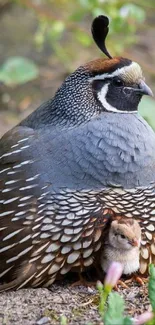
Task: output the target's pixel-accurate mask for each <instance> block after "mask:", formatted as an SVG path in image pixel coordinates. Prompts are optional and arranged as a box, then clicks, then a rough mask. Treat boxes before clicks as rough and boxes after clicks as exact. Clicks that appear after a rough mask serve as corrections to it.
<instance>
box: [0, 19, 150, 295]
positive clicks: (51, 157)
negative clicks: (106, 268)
mask: <svg viewBox="0 0 155 325" xmlns="http://www.w3.org/2000/svg"><path fill="white" fill-rule="evenodd" d="M92 33H93V37H94V40H95V42H96V43H97V45H98V46H99V47H100V49H101V50H102V51H103V52H104V53H105V54H106V55H107V56H108V58H107V59H97V60H94V61H91V62H89V63H86V64H85V65H83V66H81V67H79V68H78V69H77V70H76V71H75V72H73V73H72V74H71V75H70V76H69V77H68V78H67V79H66V80H65V81H64V82H63V84H62V86H61V87H60V88H59V89H58V91H57V92H56V94H55V96H54V98H53V99H51V100H49V101H47V102H46V103H44V104H43V105H42V106H41V107H39V108H38V109H37V110H36V111H35V112H34V113H32V114H31V115H30V116H29V117H28V118H26V119H25V120H24V121H22V122H21V123H20V124H19V125H18V126H16V127H15V128H13V129H12V130H10V131H9V132H8V133H6V134H5V135H4V136H3V137H2V139H1V140H0V238H1V240H0V261H1V263H0V281H1V283H2V284H1V286H0V291H3V290H9V289H13V288H17V289H19V288H22V287H24V286H33V287H37V286H49V285H50V284H51V283H53V282H54V281H55V279H57V278H59V277H63V276H64V275H65V274H66V273H68V272H69V271H70V270H72V271H74V270H75V271H78V272H79V271H80V272H82V271H84V270H85V269H86V268H88V267H90V266H91V265H93V263H94V262H95V260H96V258H97V259H98V257H99V255H100V254H101V252H102V250H103V247H104V244H105V243H104V241H105V239H104V238H105V229H106V227H107V224H108V222H109V220H111V218H117V215H122V216H124V217H127V218H133V219H135V220H136V219H137V220H138V221H139V222H140V226H141V228H142V245H141V252H140V272H141V273H145V272H146V271H147V267H148V264H149V263H150V261H151V260H152V261H154V260H155V244H154V236H155V209H154V206H155V180H154V175H155V134H154V132H153V130H152V129H151V127H150V126H149V125H148V124H147V122H146V121H144V119H143V118H142V117H140V115H139V114H138V111H137V110H138V104H139V102H140V100H141V98H142V96H143V95H144V94H146V95H152V92H151V89H150V88H149V87H148V86H147V85H146V83H145V81H144V77H143V74H142V70H141V68H140V66H139V65H138V63H135V62H133V61H131V60H129V59H125V58H121V57H116V58H111V56H110V54H109V53H108V51H107V50H106V47H105V38H106V35H107V33H108V19H107V17H104V16H99V17H97V18H96V19H95V20H94V22H93V25H92Z"/></svg>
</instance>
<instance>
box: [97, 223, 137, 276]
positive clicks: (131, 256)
mask: <svg viewBox="0 0 155 325" xmlns="http://www.w3.org/2000/svg"><path fill="white" fill-rule="evenodd" d="M140 242H141V228H140V226H139V223H138V222H137V221H136V220H134V219H132V218H121V219H118V220H114V221H112V223H111V225H110V229H109V232H108V235H107V238H106V240H105V245H104V250H103V253H102V255H101V267H102V269H103V270H104V271H105V272H107V270H108V268H109V266H110V264H111V262H113V261H116V262H119V263H121V264H122V266H123V274H127V275H128V274H131V273H134V272H136V271H137V270H138V269H139V257H140Z"/></svg>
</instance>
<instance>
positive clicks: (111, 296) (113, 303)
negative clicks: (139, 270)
mask: <svg viewBox="0 0 155 325" xmlns="http://www.w3.org/2000/svg"><path fill="white" fill-rule="evenodd" d="M110 269H112V265H111V267H110ZM110 269H109V272H110ZM149 271H150V277H149V285H148V292H149V299H150V303H151V305H152V311H153V314H152V313H151V312H146V313H144V314H142V315H140V316H138V317H137V318H136V319H134V318H132V319H131V318H130V317H129V316H125V315H124V309H125V302H124V299H123V298H122V297H121V296H120V295H119V294H118V293H117V292H111V290H112V286H110V282H111V283H112V282H113V277H112V273H113V276H114V277H115V274H116V273H119V271H118V266H117V265H115V268H114V267H113V270H112V272H111V281H109V283H107V282H106V279H105V282H104V286H103V285H102V284H101V283H100V284H98V290H99V295H100V304H99V313H100V315H101V319H102V320H103V322H104V325H114V324H115V325H132V324H133V325H134V324H138V325H141V324H146V323H147V324H148V325H155V266H154V265H153V264H151V265H150V269H149ZM103 302H104V303H103ZM153 315H154V317H153Z"/></svg>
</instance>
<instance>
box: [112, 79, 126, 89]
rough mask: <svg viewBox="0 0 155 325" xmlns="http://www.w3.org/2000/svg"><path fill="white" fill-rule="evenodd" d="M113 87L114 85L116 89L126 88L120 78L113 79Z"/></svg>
mask: <svg viewBox="0 0 155 325" xmlns="http://www.w3.org/2000/svg"><path fill="white" fill-rule="evenodd" d="M113 85H114V86H115V87H122V86H124V83H123V81H122V80H121V79H119V78H113Z"/></svg>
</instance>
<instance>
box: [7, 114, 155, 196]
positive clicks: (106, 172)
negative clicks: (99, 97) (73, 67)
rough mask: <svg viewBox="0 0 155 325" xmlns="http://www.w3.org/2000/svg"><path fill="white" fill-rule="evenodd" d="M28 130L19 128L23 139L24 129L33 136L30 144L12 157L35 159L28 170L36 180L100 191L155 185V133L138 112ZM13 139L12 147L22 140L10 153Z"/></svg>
mask: <svg viewBox="0 0 155 325" xmlns="http://www.w3.org/2000/svg"><path fill="white" fill-rule="evenodd" d="M27 129H28V128H26V127H24V128H23V127H18V128H16V133H17V130H18V139H19V138H20V136H21V138H22V137H23V130H24V137H26V135H25V134H27V133H28V134H30V138H29V142H28V143H29V146H28V147H27V149H26V150H24V151H22V152H20V153H18V154H16V155H15V158H14V157H13V156H12V157H10V159H15V162H16V160H17V161H18V162H20V161H23V160H27V159H32V160H35V164H32V165H30V166H28V169H27V170H26V171H25V172H26V174H27V176H30V177H31V175H32V174H34V173H35V174H36V172H38V173H39V174H41V182H42V184H45V183H50V184H53V187H58V188H60V187H61V188H62V187H67V188H72V189H77V190H82V189H94V190H95V189H101V188H104V187H106V186H109V185H111V184H116V185H120V186H122V187H124V188H134V187H139V186H149V184H150V183H151V182H153V181H154V178H155V176H154V175H155V134H154V132H153V130H152V129H151V128H150V127H149V126H148V124H147V123H146V122H145V121H144V120H143V119H142V118H141V117H140V116H139V115H137V114H118V113H117V114H115V113H102V114H100V115H99V116H98V117H96V118H93V119H92V120H91V121H90V122H87V123H86V124H83V125H81V126H78V127H72V128H69V129H66V130H62V129H59V128H58V129H57V130H56V129H55V130H54V131H53V132H51V128H50V126H49V127H46V128H45V129H40V130H35V131H34V132H33V130H32V131H31V132H30V131H27V132H26V130H27ZM28 130H31V129H28ZM28 137H29V135H28ZM1 141H2V140H1ZM9 141H10V144H11V145H12V141H14V142H16V141H17V140H16V139H14V140H8V141H7V150H8V145H9ZM14 142H13V143H14ZM5 143H6V138H5ZM1 147H2V146H1ZM11 150H12V149H11ZM3 152H5V148H3ZM5 159H6V161H7V160H8V159H9V157H6V158H5ZM13 161H14V160H13ZM15 162H14V163H15ZM1 163H2V161H1ZM3 163H4V164H5V161H4V162H3ZM25 168H27V166H25ZM33 169H35V170H33Z"/></svg>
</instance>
